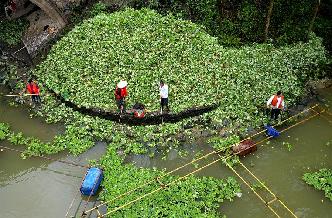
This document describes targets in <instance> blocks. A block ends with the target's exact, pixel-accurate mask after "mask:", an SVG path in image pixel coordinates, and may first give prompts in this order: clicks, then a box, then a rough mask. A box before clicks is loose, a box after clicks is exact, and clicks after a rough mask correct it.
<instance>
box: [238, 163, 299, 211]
mask: <svg viewBox="0 0 332 218" xmlns="http://www.w3.org/2000/svg"><path fill="white" fill-rule="evenodd" d="M239 163H240V165H241V166H242V167H243V168H244V169H245V170H247V171H248V172H249V173H250V175H251V176H252V177H254V178H255V179H256V180H257V181H258V182H259V183H260V184H261V185H262V186H263V187H264V188H265V189H266V190H267V191H268V192H269V193H270V194H271V195H272V196H273V197H274V199H277V200H278V201H279V202H280V203H281V204H282V205H283V206H284V208H286V209H287V210H288V212H290V213H291V214H292V215H293V216H294V217H295V218H297V216H296V215H295V214H294V213H293V212H292V211H291V210H290V209H289V208H288V207H287V206H286V205H285V204H284V203H283V202H282V201H281V200H280V199H279V198H277V196H276V195H275V194H274V193H273V192H272V191H271V190H270V189H269V188H268V187H267V186H266V185H265V184H264V183H263V182H262V181H261V180H260V179H258V178H257V177H256V176H255V175H254V174H253V173H252V172H251V171H250V170H249V169H248V168H247V167H246V166H245V165H244V164H243V163H242V162H241V161H239ZM271 203H272V202H271Z"/></svg>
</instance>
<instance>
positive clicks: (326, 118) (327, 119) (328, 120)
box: [311, 109, 332, 124]
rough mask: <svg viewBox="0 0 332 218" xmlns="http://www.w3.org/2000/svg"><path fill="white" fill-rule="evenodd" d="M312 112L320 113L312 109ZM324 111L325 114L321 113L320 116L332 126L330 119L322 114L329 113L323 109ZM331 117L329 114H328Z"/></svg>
mask: <svg viewBox="0 0 332 218" xmlns="http://www.w3.org/2000/svg"><path fill="white" fill-rule="evenodd" d="M311 110H312V111H314V112H316V113H318V112H317V111H315V110H314V109H311ZM323 110H324V111H323V112H320V113H319V115H320V116H321V117H323V118H324V119H325V120H326V121H327V122H328V123H330V124H332V120H330V119H329V118H328V117H326V116H324V115H323V114H322V113H324V112H325V113H327V114H328V111H327V110H326V109H323ZM328 115H329V114H328Z"/></svg>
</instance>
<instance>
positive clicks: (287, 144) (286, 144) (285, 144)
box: [282, 142, 293, 151]
mask: <svg viewBox="0 0 332 218" xmlns="http://www.w3.org/2000/svg"><path fill="white" fill-rule="evenodd" d="M282 145H284V146H285V147H286V148H287V149H288V151H291V150H292V148H293V145H292V144H291V143H289V142H282Z"/></svg>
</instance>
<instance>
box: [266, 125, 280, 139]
mask: <svg viewBox="0 0 332 218" xmlns="http://www.w3.org/2000/svg"><path fill="white" fill-rule="evenodd" d="M264 127H265V129H266V134H267V135H268V136H271V137H272V138H275V137H278V136H279V135H280V132H278V131H277V130H276V129H274V128H273V127H272V126H269V125H266V126H264Z"/></svg>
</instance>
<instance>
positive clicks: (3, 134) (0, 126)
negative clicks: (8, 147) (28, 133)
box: [0, 123, 9, 140]
mask: <svg viewBox="0 0 332 218" xmlns="http://www.w3.org/2000/svg"><path fill="white" fill-rule="evenodd" d="M8 133H9V126H8V124H6V123H0V140H4V139H6V138H7V135H8Z"/></svg>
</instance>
